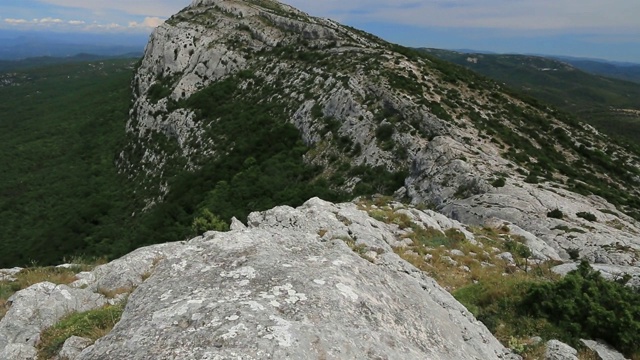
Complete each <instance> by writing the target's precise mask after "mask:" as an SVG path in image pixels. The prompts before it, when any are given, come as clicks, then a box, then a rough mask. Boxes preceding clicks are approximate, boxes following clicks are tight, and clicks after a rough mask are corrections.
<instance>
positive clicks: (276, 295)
mask: <svg viewBox="0 0 640 360" xmlns="http://www.w3.org/2000/svg"><path fill="white" fill-rule="evenodd" d="M423 216H425V217H426V215H424V214H423ZM414 219H415V220H416V221H419V220H418V219H419V217H417V216H416V217H414ZM430 221H432V222H436V221H437V218H433V219H430ZM239 225H240V224H237V230H233V231H230V232H227V233H217V232H209V233H206V234H205V235H204V236H201V237H198V238H195V239H192V240H190V241H188V242H184V243H175V244H174V246H178V247H180V250H179V251H177V252H176V251H175V249H173V248H171V247H167V245H165V249H167V250H168V251H163V257H162V259H161V260H159V261H158V263H157V264H156V265H155V267H154V269H153V271H152V274H151V276H150V277H149V278H148V279H147V280H146V281H144V282H143V283H142V284H141V285H140V286H139V287H138V288H137V289H136V290H135V291H134V292H133V293H132V294H131V295H130V297H129V299H128V303H127V306H126V309H125V312H124V314H123V316H122V319H121V321H120V322H119V323H118V324H117V325H116V327H115V328H114V329H113V331H112V332H111V333H110V334H108V335H107V336H106V337H104V338H102V339H99V340H98V341H97V342H96V343H95V344H94V345H92V346H90V347H88V348H86V349H85V350H83V351H82V353H81V354H80V355H79V356H78V357H77V359H82V360H88V359H106V358H109V359H112V358H113V359H119V358H128V359H230V358H239V357H240V358H243V359H270V358H271V359H319V358H325V359H364V358H387V359H452V360H454V359H455V360H460V359H505V358H517V356H515V355H512V354H510V353H509V351H508V350H507V349H505V348H504V347H503V346H502V345H501V344H500V343H499V342H498V341H497V340H496V339H495V338H494V337H493V335H491V333H490V332H489V331H488V330H487V329H486V328H485V326H484V325H482V324H481V323H480V322H478V321H477V320H476V319H475V318H474V317H473V316H472V315H471V314H470V313H469V312H468V311H467V310H466V309H465V308H464V307H463V306H462V305H460V304H459V303H458V302H457V301H456V300H455V299H454V298H453V297H452V296H451V295H450V294H449V293H447V292H446V291H445V290H444V289H442V288H441V287H440V286H439V285H437V284H436V282H435V281H434V280H433V279H431V278H429V277H427V276H426V275H424V274H423V273H422V272H420V271H418V270H417V269H415V268H414V267H413V266H411V265H410V264H408V263H406V262H405V261H404V260H402V259H400V258H399V257H398V256H397V255H396V254H395V253H393V251H391V247H390V246H389V245H388V243H387V241H391V240H392V239H394V238H395V237H396V235H397V231H399V229H398V227H397V226H395V225H392V224H391V225H389V224H385V223H382V222H379V221H377V220H375V219H373V218H371V217H369V216H368V214H367V213H366V212H364V211H361V210H358V208H357V206H356V205H355V204H353V203H347V204H332V203H328V202H324V201H322V200H319V199H312V200H310V201H308V202H307V203H305V204H304V205H303V206H301V207H299V208H297V209H293V208H290V207H287V206H283V207H277V208H274V209H272V210H269V211H266V212H261V213H253V214H251V215H250V216H249V220H248V224H247V228H244V227H242V226H239ZM453 225H455V224H453ZM321 230H326V231H321ZM344 237H350V238H351V239H354V240H355V239H357V241H360V242H361V243H362V244H363V246H365V247H367V248H368V249H375V250H376V252H375V253H376V254H377V257H376V261H375V262H372V261H371V260H367V259H365V258H364V257H363V256H360V255H359V254H358V253H356V252H354V251H352V250H351V248H350V247H349V246H348V245H347V244H346V243H345V241H344V240H343V238H344ZM152 248H153V247H149V248H146V249H147V250H146V252H147V253H153V252H155V250H153V251H151V249H152ZM169 249H170V250H169ZM141 251H143V250H141ZM123 259H124V258H123ZM123 259H121V260H120V261H124V260H123ZM123 275H124V276H128V275H126V274H123Z"/></svg>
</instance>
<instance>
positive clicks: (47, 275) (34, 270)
mask: <svg viewBox="0 0 640 360" xmlns="http://www.w3.org/2000/svg"><path fill="white" fill-rule="evenodd" d="M70 263H72V264H74V265H73V266H71V267H69V268H62V267H53V266H46V267H37V266H33V267H29V268H26V269H23V270H22V271H20V272H19V273H17V274H16V275H14V276H13V277H14V278H15V280H14V281H0V319H2V318H3V317H4V316H5V315H6V313H7V311H8V310H9V307H8V306H7V300H8V299H9V298H10V297H11V295H13V294H15V293H16V292H18V291H20V290H22V289H26V288H28V287H29V286H31V285H34V284H38V283H41V282H45V281H48V282H51V283H54V284H57V285H61V284H64V285H68V284H71V283H72V282H74V281H76V280H77V278H76V274H77V273H79V272H81V271H89V270H91V269H93V268H94V267H95V266H97V265H100V264H103V263H104V259H102V258H98V259H91V260H88V259H82V258H74V259H73V260H72V261H70Z"/></svg>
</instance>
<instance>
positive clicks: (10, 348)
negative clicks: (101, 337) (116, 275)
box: [0, 282, 106, 360]
mask: <svg viewBox="0 0 640 360" xmlns="http://www.w3.org/2000/svg"><path fill="white" fill-rule="evenodd" d="M8 302H9V303H10V304H11V307H10V308H9V311H8V312H7V314H6V315H5V316H4V317H3V318H2V320H0V359H7V360H13V359H16V360H18V359H29V358H30V357H32V355H33V353H34V351H35V345H36V344H37V343H38V341H39V338H40V332H41V331H42V330H44V329H46V328H48V327H50V326H52V325H53V324H55V323H56V322H57V321H58V320H59V319H60V318H62V317H63V316H65V315H68V314H70V313H72V312H82V311H88V310H91V309H95V308H97V307H100V306H102V305H104V304H106V299H105V297H104V296H102V295H100V294H96V293H94V292H91V291H89V290H85V289H74V288H71V287H68V286H66V285H55V284H52V283H50V282H43V283H38V284H35V285H32V286H30V287H28V288H26V289H24V290H21V291H19V292H17V293H15V294H14V295H13V296H11V297H10V298H9V300H8Z"/></svg>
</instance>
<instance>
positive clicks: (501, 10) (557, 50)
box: [0, 0, 640, 63]
mask: <svg viewBox="0 0 640 360" xmlns="http://www.w3.org/2000/svg"><path fill="white" fill-rule="evenodd" d="M284 2H285V3H287V4H289V5H292V6H294V7H296V8H299V9H301V10H303V11H305V12H308V13H309V14H311V15H313V16H320V17H327V18H331V19H334V20H336V21H339V22H341V23H344V24H347V25H350V26H354V27H356V28H359V29H362V30H365V31H368V32H371V33H373V34H375V35H378V36H380V37H382V38H384V39H386V40H388V41H391V42H395V43H399V44H402V45H405V46H412V47H432V48H443V49H474V50H480V51H492V52H497V53H529V54H530V53H535V54H547V55H564V56H577V57H588V58H599V59H606V60H614V61H627V62H635V63H640V21H638V15H640V1H629V0H608V1H603V0H582V1H575V0H520V1H513V0H485V1H482V2H479V1H474V0H427V1H421V2H420V1H415V0H386V1H382V0H366V1H365V0H352V1H348V2H347V1H344V0H340V1H339V0H323V1H308V0H285V1H284ZM189 4H190V0H136V1H130V0H112V1H109V2H102V1H99V0H7V1H3V2H2V4H0V14H1V15H0V31H2V30H4V31H8V30H10V31H11V32H12V33H16V32H18V33H21V32H29V31H38V32H46V33H50V34H51V33H53V34H59V35H58V36H60V37H63V35H62V34H69V33H73V34H79V33H80V34H82V33H91V34H111V36H112V37H115V38H118V37H120V38H122V39H124V38H126V37H130V36H134V35H135V36H139V37H140V38H143V37H142V36H141V35H146V34H149V33H150V32H151V31H152V29H153V28H155V27H156V26H158V25H160V24H161V23H162V22H163V21H164V20H165V19H167V18H168V17H169V16H171V15H172V14H174V13H176V12H178V11H180V10H181V9H182V8H184V7H186V6H188V5H189ZM1 43H2V39H0V44H1Z"/></svg>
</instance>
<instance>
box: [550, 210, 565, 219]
mask: <svg viewBox="0 0 640 360" xmlns="http://www.w3.org/2000/svg"><path fill="white" fill-rule="evenodd" d="M547 217H549V218H553V219H562V218H563V217H564V214H563V213H562V211H561V210H560V209H553V210H551V211H549V212H548V213H547Z"/></svg>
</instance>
